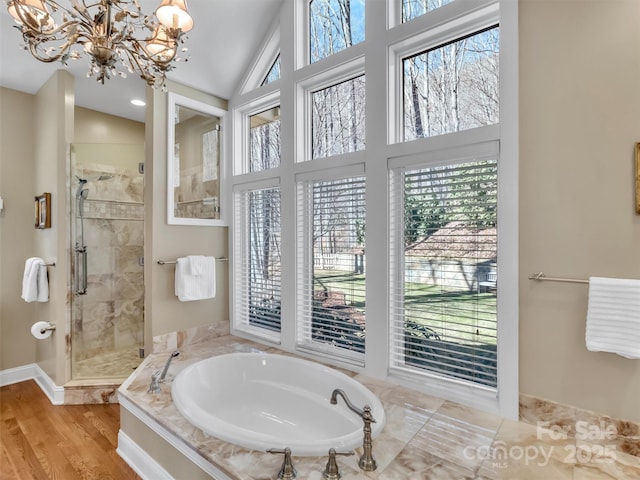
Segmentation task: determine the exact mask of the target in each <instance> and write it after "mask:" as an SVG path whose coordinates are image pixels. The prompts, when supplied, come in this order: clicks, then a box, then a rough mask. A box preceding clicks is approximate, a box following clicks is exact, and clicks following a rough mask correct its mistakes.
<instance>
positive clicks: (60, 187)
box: [33, 70, 74, 385]
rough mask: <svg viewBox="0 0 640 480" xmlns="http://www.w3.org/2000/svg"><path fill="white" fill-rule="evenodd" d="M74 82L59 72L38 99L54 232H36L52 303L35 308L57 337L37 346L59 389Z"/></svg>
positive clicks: (43, 187)
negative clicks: (49, 264)
mask: <svg viewBox="0 0 640 480" xmlns="http://www.w3.org/2000/svg"><path fill="white" fill-rule="evenodd" d="M73 92H74V80H73V77H72V76H71V74H69V72H67V71H64V70H58V71H57V72H56V73H54V74H53V75H52V76H51V78H50V79H49V80H48V81H47V82H46V83H45V84H44V85H43V86H42V87H41V88H40V90H39V91H38V92H37V93H36V97H35V117H34V131H35V138H34V141H35V164H34V170H33V175H34V177H35V190H36V192H39V193H38V194H40V193H42V192H50V193H51V228H48V229H43V230H35V249H34V250H35V256H37V257H41V258H43V259H44V260H45V261H46V262H50V261H55V262H56V266H55V267H54V268H49V301H48V302H46V303H38V304H36V320H45V321H50V322H53V323H55V324H56V332H55V333H54V334H53V335H51V336H50V337H49V338H47V339H45V340H40V341H37V342H36V362H37V363H38V365H39V366H40V368H42V370H44V372H45V373H46V374H47V375H48V376H49V377H50V378H51V380H53V382H54V383H55V384H56V385H62V384H64V383H65V381H66V380H67V376H68V375H67V372H66V366H67V364H66V361H65V348H66V340H65V336H66V332H67V330H68V323H69V318H68V308H67V292H68V288H67V282H68V271H69V269H68V263H69V262H68V261H67V258H68V250H67V245H68V231H69V216H68V214H67V163H68V162H67V155H68V153H67V148H68V145H69V144H70V143H71V142H72V141H73V108H74V94H73Z"/></svg>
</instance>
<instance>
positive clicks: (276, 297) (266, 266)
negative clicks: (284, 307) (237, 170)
mask: <svg viewBox="0 0 640 480" xmlns="http://www.w3.org/2000/svg"><path fill="white" fill-rule="evenodd" d="M235 219H236V225H235V240H234V242H235V248H236V252H237V254H236V256H235V258H236V259H237V260H236V265H237V266H236V292H235V296H236V299H235V309H236V311H235V317H234V318H235V326H236V327H237V328H241V329H247V328H248V329H262V330H263V331H264V332H263V333H266V332H272V333H271V334H270V335H271V336H273V332H278V333H279V332H280V298H281V297H280V291H281V290H280V283H281V282H280V274H281V269H280V260H281V250H280V189H279V187H271V188H263V189H258V190H249V191H241V192H237V193H236V198H235Z"/></svg>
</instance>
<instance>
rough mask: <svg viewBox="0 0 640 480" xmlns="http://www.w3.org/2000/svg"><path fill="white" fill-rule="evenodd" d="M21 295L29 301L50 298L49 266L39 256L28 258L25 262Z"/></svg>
mask: <svg viewBox="0 0 640 480" xmlns="http://www.w3.org/2000/svg"><path fill="white" fill-rule="evenodd" d="M21 297H22V299H23V300H24V301H25V302H27V303H31V302H46V301H48V300H49V281H48V278H47V267H46V266H45V262H44V260H42V259H41V258H39V257H31V258H27V260H26V261H25V263H24V274H23V275H22V296H21Z"/></svg>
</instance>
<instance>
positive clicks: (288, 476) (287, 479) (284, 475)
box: [267, 447, 298, 480]
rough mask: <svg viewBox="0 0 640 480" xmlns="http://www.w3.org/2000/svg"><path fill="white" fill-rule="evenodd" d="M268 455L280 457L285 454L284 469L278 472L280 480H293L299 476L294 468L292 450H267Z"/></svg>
mask: <svg viewBox="0 0 640 480" xmlns="http://www.w3.org/2000/svg"><path fill="white" fill-rule="evenodd" d="M267 453H274V454H279V455H282V454H284V461H283V462H282V467H280V471H279V472H278V479H279V480H293V479H294V478H296V476H297V475H298V474H297V473H296V470H295V468H293V462H292V461H291V449H290V448H289V447H287V448H285V449H280V448H270V449H269V450H267Z"/></svg>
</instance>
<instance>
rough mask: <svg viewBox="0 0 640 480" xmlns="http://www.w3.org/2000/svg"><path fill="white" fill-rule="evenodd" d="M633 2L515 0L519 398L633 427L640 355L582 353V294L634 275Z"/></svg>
mask: <svg viewBox="0 0 640 480" xmlns="http://www.w3.org/2000/svg"><path fill="white" fill-rule="evenodd" d="M639 20H640V2H638V1H637V0H614V1H604V0H600V1H581V2H576V1H566V0H555V1H540V0H525V1H521V2H520V27H519V28H520V272H521V274H522V276H521V278H522V281H521V284H520V391H521V392H522V393H526V394H530V395H535V396H539V397H543V398H547V399H550V400H553V401H556V402H560V403H566V404H570V405H575V406H578V407H581V408H586V409H590V410H595V411H598V412H602V413H605V414H608V415H611V416H614V417H618V418H627V419H630V420H635V421H640V360H629V359H625V358H623V357H620V356H618V355H615V354H612V353H593V352H588V351H587V350H586V348H585V340H584V338H585V317H586V310H587V294H588V288H587V286H585V285H577V284H558V283H550V282H546V283H534V282H532V281H529V280H527V279H526V275H527V274H528V273H531V272H537V271H544V272H545V273H546V274H547V275H550V276H560V277H573V278H588V277H590V276H610V277H621V278H636V279H640V216H638V215H636V214H635V213H634V204H633V199H634V189H633V178H634V176H633V150H634V143H635V142H638V141H640V88H639V85H640V62H639V58H640V28H639V26H638V21H639Z"/></svg>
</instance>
